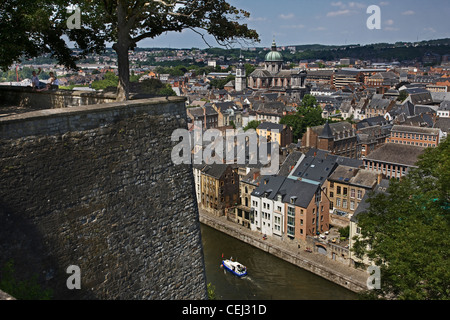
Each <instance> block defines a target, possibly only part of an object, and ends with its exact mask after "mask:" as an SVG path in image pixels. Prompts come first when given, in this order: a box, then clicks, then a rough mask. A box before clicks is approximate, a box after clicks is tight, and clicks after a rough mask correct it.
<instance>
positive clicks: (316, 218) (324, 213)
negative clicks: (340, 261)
mask: <svg viewBox="0 0 450 320" xmlns="http://www.w3.org/2000/svg"><path fill="white" fill-rule="evenodd" d="M251 201H252V210H251V213H250V228H251V229H252V230H254V231H259V232H261V233H262V234H264V235H267V236H276V237H280V238H281V237H287V238H288V239H291V240H295V241H306V237H307V236H315V235H317V234H318V233H321V232H325V231H328V229H329V201H328V199H327V197H326V196H325V194H324V192H323V190H322V188H321V186H320V185H316V184H311V183H307V182H304V181H299V180H292V179H289V178H286V177H282V176H264V177H263V178H262V180H261V184H260V185H259V186H258V187H257V188H256V189H255V190H254V191H253V192H252V197H251Z"/></svg>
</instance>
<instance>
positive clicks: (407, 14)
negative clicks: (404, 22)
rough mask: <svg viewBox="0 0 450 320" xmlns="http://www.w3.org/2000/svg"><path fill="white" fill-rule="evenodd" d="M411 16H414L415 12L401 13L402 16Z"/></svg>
mask: <svg viewBox="0 0 450 320" xmlns="http://www.w3.org/2000/svg"><path fill="white" fill-rule="evenodd" d="M413 14H415V12H414V11H412V10H408V11H405V12H402V15H404V16H412V15H413Z"/></svg>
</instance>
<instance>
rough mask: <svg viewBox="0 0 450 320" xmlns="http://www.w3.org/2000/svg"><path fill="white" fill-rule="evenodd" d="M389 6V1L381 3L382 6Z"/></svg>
mask: <svg viewBox="0 0 450 320" xmlns="http://www.w3.org/2000/svg"><path fill="white" fill-rule="evenodd" d="M388 5H389V2H387V1H381V2H380V6H388Z"/></svg>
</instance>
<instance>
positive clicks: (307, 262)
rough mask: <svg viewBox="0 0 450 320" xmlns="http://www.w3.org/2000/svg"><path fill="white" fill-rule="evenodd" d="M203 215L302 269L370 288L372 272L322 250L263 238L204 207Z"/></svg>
mask: <svg viewBox="0 0 450 320" xmlns="http://www.w3.org/2000/svg"><path fill="white" fill-rule="evenodd" d="M199 215H200V222H201V223H203V224H205V225H207V226H210V227H212V228H214V229H216V230H218V231H221V232H223V233H225V234H228V235H229V236H232V237H234V238H236V239H239V240H241V241H243V242H245V243H248V244H250V245H252V246H254V247H256V248H259V249H261V250H263V251H265V252H268V253H270V254H272V255H274V256H276V257H278V258H280V259H283V260H285V261H287V262H290V263H292V264H294V265H296V266H298V267H300V268H302V269H305V270H308V271H310V272H312V273H314V274H316V275H318V276H321V277H323V278H325V279H327V280H329V281H332V282H334V283H336V284H338V285H340V286H343V287H345V288H347V289H349V290H351V291H353V292H360V291H363V290H367V278H368V277H369V274H368V273H367V272H365V271H361V270H357V269H355V268H352V267H349V266H346V265H344V264H342V263H340V262H337V261H333V260H331V259H329V258H327V257H325V256H324V255H322V254H320V253H309V252H305V251H304V248H301V249H299V248H298V246H297V245H295V244H292V243H289V242H287V241H282V240H279V239H276V238H274V237H267V239H266V240H263V239H262V234H261V233H260V232H256V231H252V230H250V229H248V228H245V227H243V226H241V225H238V224H236V223H234V222H231V221H228V220H227V218H226V217H216V216H213V215H211V214H209V213H207V212H205V211H203V210H201V209H199Z"/></svg>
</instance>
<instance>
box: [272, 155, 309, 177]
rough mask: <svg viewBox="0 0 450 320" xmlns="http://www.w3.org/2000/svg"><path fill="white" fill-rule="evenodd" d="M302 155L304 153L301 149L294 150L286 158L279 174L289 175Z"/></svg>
mask: <svg viewBox="0 0 450 320" xmlns="http://www.w3.org/2000/svg"><path fill="white" fill-rule="evenodd" d="M302 156H303V153H302V152H300V151H294V152H293V153H291V154H289V155H288V156H287V158H286V160H284V162H283V164H282V165H281V167H280V170H279V171H278V175H279V176H283V177H287V176H288V175H289V173H290V172H291V171H292V169H293V167H294V166H295V165H296V164H297V162H298V161H299V160H300V158H301V157H302Z"/></svg>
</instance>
